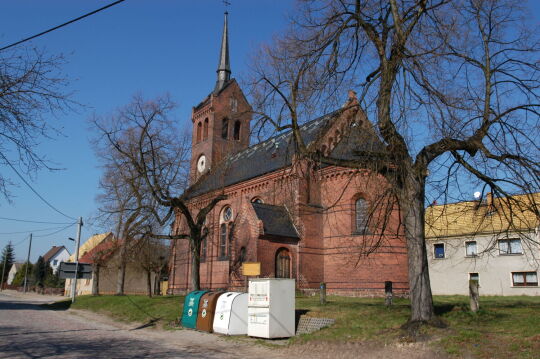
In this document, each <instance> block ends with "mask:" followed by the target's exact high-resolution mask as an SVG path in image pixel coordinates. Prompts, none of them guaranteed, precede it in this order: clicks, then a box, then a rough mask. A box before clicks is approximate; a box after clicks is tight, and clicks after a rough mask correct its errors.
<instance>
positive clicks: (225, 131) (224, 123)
mask: <svg viewBox="0 0 540 359" xmlns="http://www.w3.org/2000/svg"><path fill="white" fill-rule="evenodd" d="M228 136H229V119H228V118H224V119H223V121H222V125H221V138H224V139H227V137H228Z"/></svg>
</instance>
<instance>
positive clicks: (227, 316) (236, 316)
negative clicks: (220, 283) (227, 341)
mask: <svg viewBox="0 0 540 359" xmlns="http://www.w3.org/2000/svg"><path fill="white" fill-rule="evenodd" d="M247 300H248V294H247V293H239V292H227V293H223V294H222V295H221V296H220V297H219V299H218V301H217V304H216V312H215V314H214V332H216V333H221V334H226V335H245V334H247V319H248V306H247Z"/></svg>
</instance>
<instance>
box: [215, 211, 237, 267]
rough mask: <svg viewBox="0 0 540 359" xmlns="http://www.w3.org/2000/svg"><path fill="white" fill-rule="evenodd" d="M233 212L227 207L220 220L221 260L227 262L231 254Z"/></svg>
mask: <svg viewBox="0 0 540 359" xmlns="http://www.w3.org/2000/svg"><path fill="white" fill-rule="evenodd" d="M232 222H233V212H232V208H231V207H229V206H227V207H225V208H224V209H223V210H222V211H221V215H220V218H219V256H218V257H219V258H218V259H220V260H225V259H227V258H228V256H229V255H230V252H231V244H232V235H233V233H232V232H233V228H234V227H233V223H232Z"/></svg>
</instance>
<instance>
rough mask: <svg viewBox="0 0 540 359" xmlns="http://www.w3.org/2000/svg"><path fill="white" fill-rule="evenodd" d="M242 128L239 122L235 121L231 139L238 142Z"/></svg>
mask: <svg viewBox="0 0 540 359" xmlns="http://www.w3.org/2000/svg"><path fill="white" fill-rule="evenodd" d="M241 126H242V124H241V123H240V121H236V122H235V123H234V131H233V138H234V139H235V140H236V141H239V140H240V127H241Z"/></svg>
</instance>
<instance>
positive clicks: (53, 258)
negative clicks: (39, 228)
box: [43, 246, 69, 273]
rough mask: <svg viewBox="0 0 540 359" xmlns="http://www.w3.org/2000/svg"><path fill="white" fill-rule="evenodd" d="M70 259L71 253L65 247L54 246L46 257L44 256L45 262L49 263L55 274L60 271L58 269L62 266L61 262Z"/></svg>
mask: <svg viewBox="0 0 540 359" xmlns="http://www.w3.org/2000/svg"><path fill="white" fill-rule="evenodd" d="M68 258H69V252H68V250H67V249H66V247H64V246H53V247H52V248H51V249H49V251H48V252H47V253H45V255H44V256H43V260H44V261H45V262H49V265H50V266H51V268H52V270H53V273H56V271H57V270H58V267H59V266H60V262H65V261H67V260H68Z"/></svg>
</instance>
